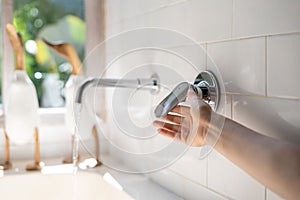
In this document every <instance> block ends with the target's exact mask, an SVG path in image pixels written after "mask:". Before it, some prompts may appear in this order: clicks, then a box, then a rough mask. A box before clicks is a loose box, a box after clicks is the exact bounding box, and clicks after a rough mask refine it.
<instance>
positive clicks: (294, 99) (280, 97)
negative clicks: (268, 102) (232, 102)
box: [225, 92, 300, 101]
mask: <svg viewBox="0 0 300 200" xmlns="http://www.w3.org/2000/svg"><path fill="white" fill-rule="evenodd" d="M225 94H227V95H236V96H245V97H257V98H271V99H284V100H291V101H300V97H284V96H265V95H259V94H242V93H236V92H226V93H225Z"/></svg>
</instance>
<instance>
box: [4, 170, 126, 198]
mask: <svg viewBox="0 0 300 200" xmlns="http://www.w3.org/2000/svg"><path fill="white" fill-rule="evenodd" d="M0 199H10V200H19V199H20V200H21V199H22V200H26V199H28V200H35V199H36V200H41V199H43V200H56V199H58V200H63V199H72V200H73V199H74V200H79V199H84V200H89V199H91V200H95V199H101V200H106V199H108V200H109V199H117V200H118V199H122V200H123V199H124V200H127V199H132V198H131V197H130V196H129V195H128V194H127V193H125V192H123V191H120V190H117V189H116V188H114V187H113V186H111V185H110V184H108V183H107V182H105V181H104V180H103V177H102V176H101V175H100V174H97V173H91V172H78V173H77V174H76V175H72V174H59V175H58V174H56V175H44V174H41V173H39V172H36V173H25V174H18V175H4V176H3V177H2V178H0Z"/></svg>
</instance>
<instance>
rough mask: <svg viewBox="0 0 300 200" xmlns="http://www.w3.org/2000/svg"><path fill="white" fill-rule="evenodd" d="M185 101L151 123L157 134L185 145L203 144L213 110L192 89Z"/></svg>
mask: <svg viewBox="0 0 300 200" xmlns="http://www.w3.org/2000/svg"><path fill="white" fill-rule="evenodd" d="M186 103H187V104H188V105H177V106H176V107H175V108H173V109H172V110H171V111H170V112H169V113H168V114H167V116H165V117H163V118H160V119H159V120H155V121H154V122H153V125H154V126H156V127H158V133H159V134H162V135H164V136H167V137H169V138H172V139H175V140H179V141H181V142H183V143H185V144H187V145H190V146H202V145H205V137H206V135H207V131H208V128H209V126H210V121H211V116H212V112H213V111H212V109H211V107H210V106H209V105H208V104H207V103H205V102H204V101H203V100H202V99H201V98H200V97H199V96H198V95H197V94H196V93H195V92H194V91H193V90H192V89H189V91H188V95H187V100H186Z"/></svg>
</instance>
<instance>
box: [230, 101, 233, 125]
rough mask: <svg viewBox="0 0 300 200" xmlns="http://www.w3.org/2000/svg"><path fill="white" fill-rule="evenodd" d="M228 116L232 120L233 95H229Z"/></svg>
mask: <svg viewBox="0 0 300 200" xmlns="http://www.w3.org/2000/svg"><path fill="white" fill-rule="evenodd" d="M230 118H231V119H232V120H233V95H230Z"/></svg>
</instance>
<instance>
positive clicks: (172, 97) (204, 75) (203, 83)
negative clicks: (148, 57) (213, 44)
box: [154, 71, 219, 117]
mask: <svg viewBox="0 0 300 200" xmlns="http://www.w3.org/2000/svg"><path fill="white" fill-rule="evenodd" d="M190 88H191V89H193V90H194V92H195V93H196V94H197V95H198V97H200V98H201V99H203V100H204V101H205V102H206V103H208V104H209V105H210V106H211V107H212V109H213V110H214V111H216V110H217V107H218V103H219V85H218V82H217V81H216V78H215V76H214V75H213V74H212V73H211V72H209V71H204V72H201V73H200V74H199V75H198V76H197V77H196V80H195V82H194V84H190V83H188V82H182V83H179V84H178V85H177V86H176V87H175V88H174V89H173V91H172V92H171V93H170V94H169V95H168V96H167V97H166V98H164V99H163V100H162V101H161V102H160V103H159V104H158V106H157V107H156V109H155V110H154V114H155V116H156V117H165V116H166V115H167V114H168V112H170V111H171V110H172V109H173V108H174V107H175V106H176V105H177V104H179V103H181V102H184V101H185V100H186V97H187V94H188V90H189V89H190Z"/></svg>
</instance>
